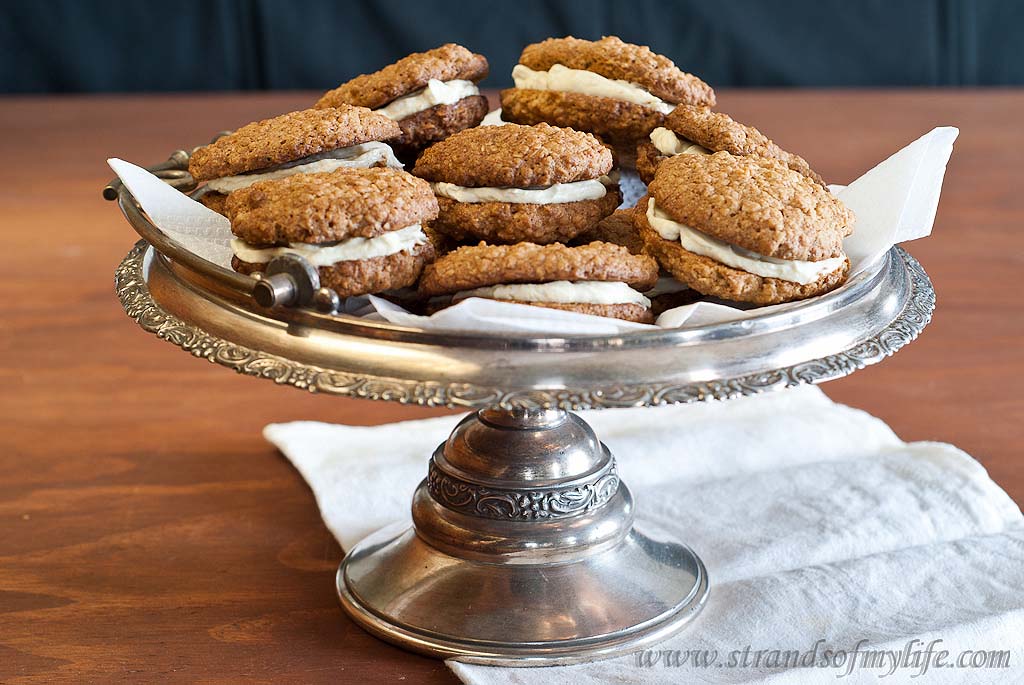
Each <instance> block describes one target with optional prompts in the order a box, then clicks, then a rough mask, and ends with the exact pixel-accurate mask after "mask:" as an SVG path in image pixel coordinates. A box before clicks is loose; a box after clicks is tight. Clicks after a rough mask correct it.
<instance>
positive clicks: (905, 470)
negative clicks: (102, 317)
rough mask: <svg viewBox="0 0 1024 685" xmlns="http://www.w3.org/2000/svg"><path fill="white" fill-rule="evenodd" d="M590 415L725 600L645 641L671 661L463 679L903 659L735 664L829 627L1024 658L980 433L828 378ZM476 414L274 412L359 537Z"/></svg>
mask: <svg viewBox="0 0 1024 685" xmlns="http://www.w3.org/2000/svg"><path fill="white" fill-rule="evenodd" d="M583 416H584V418H585V419H586V420H587V421H588V422H590V423H591V425H592V426H593V427H594V429H595V430H596V431H597V433H598V435H599V436H600V437H601V439H602V440H603V441H604V442H605V443H606V444H607V445H608V446H609V448H610V449H611V450H612V451H613V452H614V453H615V455H616V457H617V459H618V463H619V469H620V472H621V474H622V476H623V479H624V480H626V482H628V483H629V485H630V487H631V488H632V489H633V491H634V493H635V495H636V498H637V512H638V515H639V516H641V517H644V518H647V519H649V520H652V521H654V522H656V523H657V525H658V527H660V528H663V529H665V530H668V531H672V532H674V533H675V534H676V535H677V536H678V537H679V539H681V540H683V541H684V542H686V543H687V544H689V545H690V546H691V547H692V548H693V549H694V550H695V551H696V552H697V553H698V554H699V555H700V556H701V557H702V558H703V560H704V562H705V564H706V565H707V567H708V572H709V577H710V579H711V595H710V598H709V600H708V604H707V607H706V608H705V610H704V612H703V614H702V615H701V616H700V617H699V618H698V619H697V620H696V621H695V622H694V623H693V624H692V625H691V626H690V627H689V628H687V629H686V630H684V631H683V632H682V633H680V634H679V635H677V636H674V637H672V638H670V639H669V640H667V641H666V642H664V643H663V644H661V645H658V646H657V647H656V653H648V654H647V655H646V656H645V657H644V658H647V659H648V660H650V659H655V658H659V657H658V656H657V655H658V654H668V656H665V657H664V659H663V660H660V661H659V663H657V664H654V665H649V666H641V665H639V664H638V657H637V656H636V655H631V656H626V657H620V658H617V659H612V660H606V661H599V662H592V663H587V664H582V665H578V666H567V667H558V668H556V669H535V668H533V669H518V668H493V667H483V666H471V665H466V664H460V663H457V662H450V663H449V665H450V666H451V668H452V669H453V671H454V672H455V673H456V674H457V675H458V676H459V677H460V678H461V679H462V680H463V681H465V682H467V683H486V684H493V685H499V684H501V685H506V684H508V685H512V684H522V685H527V684H530V685H532V684H533V683H538V684H539V683H551V682H573V683H584V684H586V683H680V682H687V683H691V682H692V683H754V682H772V683H821V682H826V681H829V680H833V679H835V678H837V676H842V682H854V683H859V682H876V681H877V679H878V678H879V676H882V675H885V674H886V673H888V672H889V671H890V668H889V667H888V662H885V663H883V664H880V665H878V666H876V667H875V668H869V667H867V666H865V665H863V663H861V664H859V665H857V666H856V667H854V668H852V669H851V670H849V672H848V669H849V668H850V667H849V664H848V663H846V662H848V661H849V660H850V657H848V656H847V657H846V661H845V662H844V665H842V666H840V667H839V668H835V669H825V668H820V667H804V668H799V667H783V666H778V665H772V664H770V663H767V662H765V663H761V664H760V665H758V666H754V665H750V664H748V666H746V667H742V666H736V667H730V666H728V665H727V664H728V661H729V658H730V657H736V656H737V654H739V655H740V656H742V650H744V648H746V647H748V646H749V650H750V651H749V652H748V657H749V658H751V659H752V658H753V657H752V656H751V655H753V654H754V653H755V652H756V651H757V650H767V651H768V653H769V654H770V651H771V650H798V651H800V652H801V653H806V652H811V650H814V649H815V647H816V645H817V651H816V652H815V653H814V655H815V656H816V657H818V658H820V657H821V655H822V653H823V652H824V651H825V650H832V652H833V653H834V652H835V651H836V650H848V651H852V650H854V649H855V648H857V649H858V650H859V651H860V652H864V651H866V650H897V651H900V650H904V649H908V650H909V651H908V654H909V655H910V657H909V658H911V659H912V658H914V657H913V650H914V649H917V650H918V651H919V652H923V651H924V649H925V648H926V647H927V646H928V643H929V642H931V641H933V640H941V642H939V643H937V644H936V646H935V649H946V650H949V652H950V654H951V656H950V657H948V658H950V659H953V658H955V657H956V656H957V655H958V654H959V653H960V652H961V651H963V650H986V651H987V650H993V651H995V652H1000V651H1002V650H1008V659H1009V665H1008V667H1005V668H976V669H961V668H938V667H935V666H934V664H933V665H932V666H931V667H930V668H929V670H928V671H927V672H926V673H924V674H923V675H921V676H920V677H917V678H913V679H911V677H910V676H912V675H914V674H916V673H918V672H919V670H920V668H914V667H912V666H907V667H903V668H899V669H896V670H895V671H894V672H893V674H892V675H890V676H889V677H888V678H886V680H889V681H890V682H910V681H911V680H912V681H913V682H919V683H924V684H925V685H928V684H930V683H947V682H948V683H962V682H993V683H996V682H1000V683H1003V682H1017V681H1018V679H1022V678H1024V644H1022V640H1021V637H1020V636H1021V635H1024V593H1022V592H1021V588H1022V587H1024V525H1022V517H1021V513H1020V510H1019V509H1018V508H1017V506H1016V505H1015V504H1014V503H1013V501H1012V500H1011V499H1010V498H1009V497H1008V496H1007V495H1006V493H1004V492H1003V491H1002V490H1001V489H1000V488H999V487H998V486H997V485H996V484H995V483H993V482H992V481H991V480H990V479H989V478H988V475H987V474H986V472H985V470H984V469H983V468H982V467H981V465H980V464H978V463H977V462H976V461H974V460H973V459H972V458H971V457H970V456H968V455H967V454H965V453H964V452H962V451H960V450H958V449H957V448H955V447H953V446H951V445H945V444H939V443H910V444H908V443H904V442H902V441H901V440H899V438H897V437H896V436H895V435H894V434H893V432H892V431H891V430H890V429H889V427H888V426H886V425H885V424H884V423H883V422H882V421H880V420H878V419H876V418H874V417H872V416H870V415H868V414H866V413H864V412H862V411H859V410H856V409H852V408H849V407H845V406H842V405H839V404H836V403H834V402H832V401H831V400H829V399H828V398H827V397H826V396H825V395H824V394H823V393H822V392H821V391H820V390H818V389H817V388H813V387H805V388H799V389H795V390H790V391H786V392H782V393H776V394H770V395H764V396H758V397H752V398H746V399H741V400H734V401H731V402H728V403H709V404H697V405H686V406H677V407H661V408H654V409H621V410H605V411H595V412H583ZM458 418H459V417H444V418H438V419H428V420H425V421H410V422H405V423H398V424H390V425H386V426H377V427H370V428H367V427H352V426H336V425H328V424H322V423H309V422H299V423H290V424H279V425H271V426H268V427H267V428H266V430H265V436H266V437H267V439H268V440H270V441H271V442H272V443H274V444H275V445H276V446H278V447H279V448H280V449H281V451H282V452H283V453H284V454H285V456H286V457H287V458H288V459H289V460H290V461H291V462H292V463H293V464H294V465H295V467H296V468H297V469H298V470H299V472H300V473H301V474H302V475H303V477H304V478H305V479H306V481H307V482H308V483H309V484H310V487H311V488H312V489H313V492H314V494H315V496H316V499H317V503H318V504H319V506H320V511H321V514H322V515H323V517H324V520H325V522H326V524H327V526H328V528H329V529H330V530H331V531H332V532H333V533H334V535H335V536H336V537H337V538H338V540H339V542H340V543H341V545H342V547H344V548H346V549H347V548H348V547H350V546H351V545H352V544H354V543H355V542H357V541H358V540H359V539H361V538H362V537H363V536H365V535H366V534H367V533H369V532H371V531H373V530H375V529H377V528H379V527H381V526H383V525H385V524H387V523H390V522H392V521H395V520H400V519H408V517H409V502H410V497H411V495H412V492H413V489H414V488H415V487H416V485H417V484H418V483H419V481H420V480H421V479H422V478H423V477H424V475H425V473H426V463H427V459H428V457H429V455H430V453H431V452H432V451H433V449H434V448H435V447H436V446H437V445H438V444H440V443H441V442H442V441H443V440H444V439H445V438H446V437H447V435H448V433H449V431H450V430H451V429H452V427H454V425H455V423H456V421H457V420H458ZM915 639H916V640H919V641H920V642H919V643H911V642H910V641H911V640H915ZM908 644H909V645H910V647H909V648H908ZM672 650H680V651H678V652H673V651H672ZM692 650H697V651H706V652H707V653H708V654H709V653H710V651H714V652H715V653H716V655H717V660H716V662H715V663H716V665H715V666H712V667H700V666H695V665H693V664H692V663H686V664H684V665H678V664H677V662H678V660H679V659H680V658H681V655H683V654H686V653H689V652H690V651H692ZM762 656H764V655H762ZM765 658H766V659H767V657H765ZM853 658H854V659H856V658H857V657H853ZM861 658H864V657H861ZM1000 658H1001V657H1000ZM673 659H674V660H675V661H673ZM917 659H918V661H922V660H923V659H924V657H923V656H918V657H917ZM911 663H913V662H911ZM717 664H723V665H717ZM766 664H767V665H766Z"/></svg>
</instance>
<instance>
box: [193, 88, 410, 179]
mask: <svg viewBox="0 0 1024 685" xmlns="http://www.w3.org/2000/svg"><path fill="white" fill-rule="evenodd" d="M401 133H402V129H401V128H399V126H398V124H397V123H395V122H394V121H392V120H391V119H388V118H387V117H386V116H383V115H381V114H374V113H373V112H371V111H370V110H368V109H366V108H365V107H352V106H350V105H341V106H339V107H331V108H329V109H304V110H301V111H299V112H291V113H289V114H282V115H281V116H279V117H274V118H273V119H263V120H262V121H255V122H253V123H251V124H246V125H245V126H243V127H241V128H240V129H238V130H237V131H235V132H234V133H231V134H229V135H226V136H224V137H223V138H220V139H219V140H217V141H216V142H213V143H210V144H209V145H206V146H205V147H201V148H199V149H197V150H196V151H195V152H193V153H192V157H191V158H190V159H189V162H188V170H189V173H191V174H192V177H193V178H194V179H196V181H199V182H202V181H209V180H210V179H214V178H221V177H224V176H234V175H236V174H241V173H245V172H247V171H256V170H258V169H265V168H267V167H270V166H274V165H275V164H284V163H285V162H294V161H295V160H297V159H301V158H303V157H308V156H310V155H315V154H319V153H321V152H328V151H330V150H337V149H338V148H343V147H349V146H350V145H358V144H360V143H366V142H369V141H371V140H388V139H390V138H394V137H396V136H398V135H401Z"/></svg>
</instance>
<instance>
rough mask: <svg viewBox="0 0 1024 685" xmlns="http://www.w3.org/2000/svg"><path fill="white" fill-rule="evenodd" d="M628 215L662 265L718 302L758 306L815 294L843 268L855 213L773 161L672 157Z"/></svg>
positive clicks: (836, 281) (841, 276)
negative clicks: (845, 245) (720, 299)
mask: <svg viewBox="0 0 1024 685" xmlns="http://www.w3.org/2000/svg"><path fill="white" fill-rule="evenodd" d="M633 218H634V221H635V222H636V225H637V228H638V230H639V231H640V235H641V237H642V238H643V239H644V244H645V246H646V250H647V252H648V253H649V254H651V255H653V256H654V257H655V258H656V259H657V260H658V263H659V264H660V265H661V267H662V268H663V269H665V270H666V271H668V272H669V273H671V274H672V275H673V276H675V277H676V278H677V279H679V280H680V281H682V282H684V283H686V284H687V285H689V286H690V287H691V288H693V289H694V290H696V291H698V292H701V293H703V294H705V295H710V296H713V297H718V298H722V299H726V300H733V301H737V302H750V303H754V304H759V305H764V304H775V303H780V302H787V301H790V300H797V299H803V298H807V297H811V296H814V295H820V294H822V293H825V292H828V291H829V290H832V289H833V288H835V287H837V286H838V285H840V284H841V283H842V282H843V281H844V280H845V278H846V274H847V272H848V271H849V268H850V262H849V260H848V259H847V258H846V255H845V254H844V252H843V238H845V237H846V236H848V235H850V233H852V231H853V224H854V216H853V212H851V211H850V210H849V209H848V208H847V207H846V206H845V205H843V203H842V202H840V201H839V200H838V199H837V198H835V197H834V196H832V194H831V193H829V191H828V190H827V189H825V188H824V187H822V186H821V185H820V184H818V183H816V182H815V181H813V180H811V179H810V178H808V177H807V176H805V175H803V174H801V173H799V172H797V171H793V170H792V169H791V168H789V166H787V164H786V163H784V162H782V161H780V160H778V159H772V158H768V157H759V156H756V155H747V156H737V155H733V154H731V153H729V152H716V153H714V154H711V155H685V154H682V155H676V156H674V157H670V158H668V159H666V160H665V161H663V162H661V164H660V165H658V168H657V170H656V172H655V175H654V179H653V180H652V181H651V183H650V185H649V186H648V196H646V197H644V198H642V199H641V201H640V202H639V203H638V204H637V206H636V208H635V209H634V214H633Z"/></svg>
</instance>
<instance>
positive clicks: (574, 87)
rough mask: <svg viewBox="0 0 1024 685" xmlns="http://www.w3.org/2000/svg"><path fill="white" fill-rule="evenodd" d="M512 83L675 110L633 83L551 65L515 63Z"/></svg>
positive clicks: (524, 86)
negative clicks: (533, 66) (536, 66)
mask: <svg viewBox="0 0 1024 685" xmlns="http://www.w3.org/2000/svg"><path fill="white" fill-rule="evenodd" d="M512 80H513V81H515V84H516V88H522V89H524V90H558V91H562V92H566V93H580V94H581V95H593V96H595V97H602V98H611V99H613V100H622V101H624V102H632V103H633V104H636V105H643V106H644V107H650V108H651V109H654V110H657V111H659V112H661V113H662V114H668V113H669V112H671V111H672V110H674V109H675V108H676V106H675V105H674V104H672V103H671V102H665V101H664V100H662V99H661V98H659V97H656V96H654V95H652V94H651V93H649V92H647V91H646V90H644V89H643V87H641V86H639V85H637V84H635V83H630V82H629V81H622V80H620V79H610V78H605V77H604V76H601V75H600V74H595V73H594V72H592V71H586V70H585V69H570V68H569V67H566V66H563V65H561V64H554V65H552V66H551V68H550V69H548V70H547V71H534V70H533V69H531V68H530V67H528V66H525V65H523V64H517V65H515V66H514V67H512Z"/></svg>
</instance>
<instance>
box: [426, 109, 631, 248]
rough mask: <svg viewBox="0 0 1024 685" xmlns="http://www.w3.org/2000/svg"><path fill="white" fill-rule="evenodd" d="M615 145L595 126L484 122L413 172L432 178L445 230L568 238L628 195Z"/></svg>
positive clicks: (459, 236) (509, 238)
mask: <svg viewBox="0 0 1024 685" xmlns="http://www.w3.org/2000/svg"><path fill="white" fill-rule="evenodd" d="M611 171H612V155H611V152H610V151H609V150H608V149H607V148H606V147H604V146H603V145H602V144H601V143H600V142H599V141H598V140H597V139H596V138H594V137H593V136H592V135H589V134H587V133H582V132H580V131H573V130H571V129H567V128H557V127H554V126H548V125H547V124H540V125H538V126H519V125H516V124H508V125H505V126H481V127H478V128H471V129H467V130H465V131H461V132H459V133H456V134H455V135H453V136H451V137H450V138H448V139H446V140H443V141H441V142H439V143H437V144H436V145H433V146H431V147H430V148H428V149H427V150H425V151H424V152H423V154H422V155H420V158H419V160H418V161H417V162H416V167H415V168H414V169H413V173H414V174H416V175H417V176H419V177H421V178H424V179H426V180H428V181H430V183H431V186H432V187H433V189H434V193H435V194H436V195H437V198H438V204H439V206H440V214H439V215H438V217H437V220H436V221H434V222H433V223H432V226H433V228H435V229H436V230H437V231H439V232H441V233H443V234H445V235H447V236H449V237H451V238H453V239H455V240H457V241H462V240H466V239H478V240H486V241H488V242H491V243H517V242H524V241H525V242H533V243H539V244H546V243H553V242H566V241H568V240H571V239H572V238H574V237H576V236H577V235H578V234H580V233H583V232H584V231H587V230H589V229H591V228H593V227H594V226H595V225H596V224H597V223H598V222H599V221H600V220H601V219H603V218H604V217H606V216H608V215H609V214H611V213H612V212H613V211H615V208H616V207H618V205H619V202H620V201H621V196H620V195H619V190H618V185H617V184H616V183H615V182H614V181H613V180H612V177H611V176H609V174H610V173H611Z"/></svg>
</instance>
